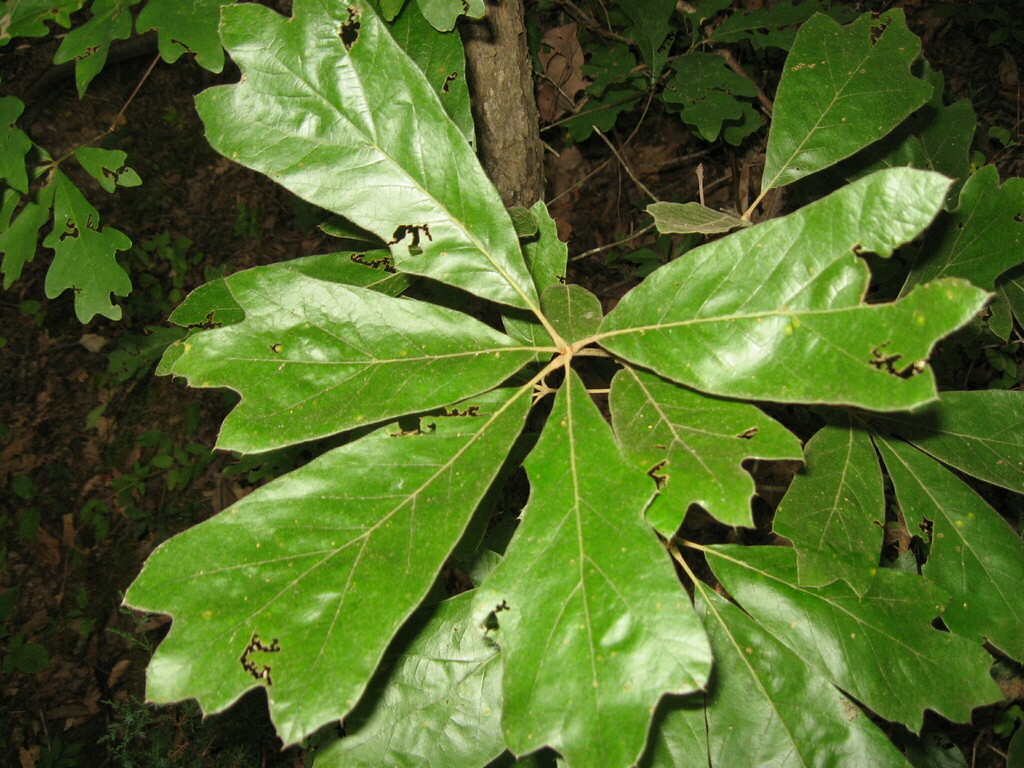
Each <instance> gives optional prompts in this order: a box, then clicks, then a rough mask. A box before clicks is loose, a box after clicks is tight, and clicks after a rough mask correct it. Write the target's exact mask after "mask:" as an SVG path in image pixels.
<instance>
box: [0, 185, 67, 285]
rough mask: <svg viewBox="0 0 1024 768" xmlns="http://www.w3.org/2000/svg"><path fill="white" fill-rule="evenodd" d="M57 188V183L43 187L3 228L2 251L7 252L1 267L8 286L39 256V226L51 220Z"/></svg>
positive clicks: (0, 238)
mask: <svg viewBox="0 0 1024 768" xmlns="http://www.w3.org/2000/svg"><path fill="white" fill-rule="evenodd" d="M53 191H54V185H53V184H50V185H49V186H46V187H43V188H42V189H41V190H39V192H38V193H37V194H36V199H35V200H29V201H28V202H26V203H25V205H24V206H22V209H21V210H20V211H19V212H18V215H17V217H15V219H14V221H12V222H11V224H10V226H8V227H7V229H5V230H4V231H3V232H0V253H2V254H3V255H4V258H3V263H2V264H0V271H2V272H3V273H4V290H7V289H8V288H10V287H11V286H12V285H13V284H14V281H15V280H17V279H18V278H19V277H21V270H22V269H23V268H24V267H25V264H27V263H28V262H30V261H32V259H33V258H35V255H36V247H37V245H38V242H39V230H40V229H42V227H43V225H44V224H46V222H48V221H49V220H50V214H51V212H52V210H53Z"/></svg>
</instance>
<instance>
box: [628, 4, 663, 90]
mask: <svg viewBox="0 0 1024 768" xmlns="http://www.w3.org/2000/svg"><path fill="white" fill-rule="evenodd" d="M616 5H617V6H618V8H620V9H621V10H622V11H623V12H624V13H625V14H626V15H627V16H628V17H629V19H630V21H632V22H633V26H632V27H631V28H630V29H628V30H627V34H628V35H630V36H632V38H633V42H634V43H635V44H636V47H637V49H638V50H639V51H640V55H641V56H643V58H644V61H645V62H646V63H647V66H648V68H649V69H648V74H649V75H650V77H655V78H656V77H658V75H660V74H661V69H662V67H664V66H665V60H666V59H667V58H668V48H669V46H670V45H671V40H669V34H671V33H672V32H673V29H674V28H673V25H671V24H669V23H668V22H669V17H670V16H671V15H672V12H673V11H674V10H675V8H676V4H675V2H674V0H619V2H618V3H616Z"/></svg>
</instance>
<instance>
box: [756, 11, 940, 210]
mask: <svg viewBox="0 0 1024 768" xmlns="http://www.w3.org/2000/svg"><path fill="white" fill-rule="evenodd" d="M920 50H921V42H920V41H919V40H918V39H917V37H916V36H915V35H914V34H913V33H912V32H911V31H910V30H909V29H907V24H906V21H904V18H903V11H901V10H898V9H897V10H891V11H886V12H885V13H882V14H881V15H880V16H877V17H873V16H870V15H868V14H864V15H863V16H861V17H860V18H859V19H858V20H857V21H855V22H853V23H852V24H848V25H847V26H845V27H841V26H840V25H839V24H837V23H836V22H835V21H833V20H832V19H831V18H829V17H828V16H825V15H824V14H819V15H816V16H814V17H812V18H811V19H810V20H809V21H808V22H807V23H806V24H804V25H803V26H802V27H800V31H799V32H798V33H797V36H796V42H795V43H794V44H793V48H792V50H791V51H790V53H789V57H788V58H787V59H786V64H785V68H784V69H783V71H782V80H781V81H780V82H779V89H778V91H777V93H776V95H775V110H774V112H773V114H772V129H771V132H770V133H769V135H768V148H767V150H766V158H765V165H764V175H763V177H762V179H763V180H762V183H761V188H762V190H767V189H771V188H772V187H782V186H785V185H786V184H790V183H792V182H794V181H796V180H797V179H799V178H802V177H804V176H807V175H808V174H811V173H814V172H815V171H819V170H821V169H822V168H827V167H828V166H830V165H833V164H834V163H837V162H839V161H840V160H842V159H843V158H846V157H849V156H850V155H852V154H853V153H854V152H857V151H858V150H860V149H863V148H864V147H866V146H867V145H868V144H871V143H872V142H875V141H878V139H880V138H882V137H883V136H885V135H886V134H887V133H889V131H891V130H892V129H893V128H895V127H896V126H897V125H899V123H900V122H901V121H902V120H903V118H905V117H906V116H907V115H909V114H910V113H911V112H913V111H914V110H915V109H917V108H918V107H919V106H921V105H922V104H924V103H925V102H926V101H927V100H928V97H929V96H931V93H932V87H931V85H929V84H928V83H926V82H925V81H924V80H919V79H918V78H916V77H914V76H913V75H911V74H910V64H911V62H913V61H914V59H915V58H917V55H918V53H919V52H920Z"/></svg>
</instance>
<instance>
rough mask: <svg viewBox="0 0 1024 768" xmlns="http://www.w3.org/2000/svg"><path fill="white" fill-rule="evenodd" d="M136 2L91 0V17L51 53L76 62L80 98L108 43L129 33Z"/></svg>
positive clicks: (103, 58) (100, 67)
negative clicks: (132, 8) (132, 11)
mask: <svg viewBox="0 0 1024 768" xmlns="http://www.w3.org/2000/svg"><path fill="white" fill-rule="evenodd" d="M138 2H139V0H93V2H92V5H90V6H89V11H90V12H91V13H92V18H90V19H89V20H88V21H87V22H85V23H84V24H82V25H81V26H78V27H75V28H74V29H72V30H71V31H70V32H68V33H67V35H65V36H64V39H63V40H62V41H61V44H60V48H58V49H57V52H56V53H55V54H54V56H53V63H54V64H63V63H64V62H67V61H74V62H75V85H76V87H77V88H78V97H79V98H81V97H82V96H84V95H85V91H86V89H87V88H88V87H89V83H91V82H92V79H93V78H94V77H96V75H98V74H99V73H100V72H102V71H103V67H104V66H105V65H106V63H107V54H108V53H110V44H111V43H112V42H114V41H115V40H127V39H128V38H129V37H131V35H132V13H131V7H132V6H133V5H135V4H137V3H138ZM186 5H187V3H186Z"/></svg>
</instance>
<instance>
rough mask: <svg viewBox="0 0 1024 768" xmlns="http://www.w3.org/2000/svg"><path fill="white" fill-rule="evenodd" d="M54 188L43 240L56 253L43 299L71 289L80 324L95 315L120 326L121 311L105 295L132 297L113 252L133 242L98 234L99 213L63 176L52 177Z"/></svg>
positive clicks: (106, 231)
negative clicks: (50, 222) (49, 229)
mask: <svg viewBox="0 0 1024 768" xmlns="http://www.w3.org/2000/svg"><path fill="white" fill-rule="evenodd" d="M53 188H54V192H53V231H52V232H50V234H49V235H47V236H46V239H45V240H43V245H45V246H46V247H47V248H52V249H53V250H54V253H55V255H54V257H53V263H52V264H50V269H49V271H48V272H47V273H46V283H45V290H46V297H47V298H49V299H54V298H56V297H57V296H59V295H60V294H61V293H63V292H64V291H65V290H67V289H68V288H71V289H72V290H74V291H75V314H76V315H77V316H78V319H79V321H80V322H83V323H87V322H89V321H90V320H91V319H92V318H93V316H94V315H103V316H104V317H109V318H110V319H111V320H120V319H121V308H120V307H117V306H114V305H113V304H112V303H111V302H110V294H111V293H113V294H114V295H116V296H127V295H128V293H129V292H131V289H132V282H131V280H129V279H128V273H127V272H125V271H124V270H123V269H122V268H121V265H120V264H118V263H117V252H118V251H127V250H128V249H129V248H131V247H132V241H131V240H130V239H128V237H127V236H126V235H125V234H124V233H123V232H121V231H119V230H117V229H114V228H113V227H102V228H101V226H100V215H99V213H98V212H97V211H96V209H95V208H93V207H92V206H91V205H89V201H88V200H86V199H85V197H84V196H83V195H82V193H81V192H80V191H79V190H78V187H76V186H75V185H74V183H73V182H72V181H71V180H70V179H69V178H68V177H67V176H65V175H64V173H63V172H62V171H59V170H57V171H54V173H53Z"/></svg>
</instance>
